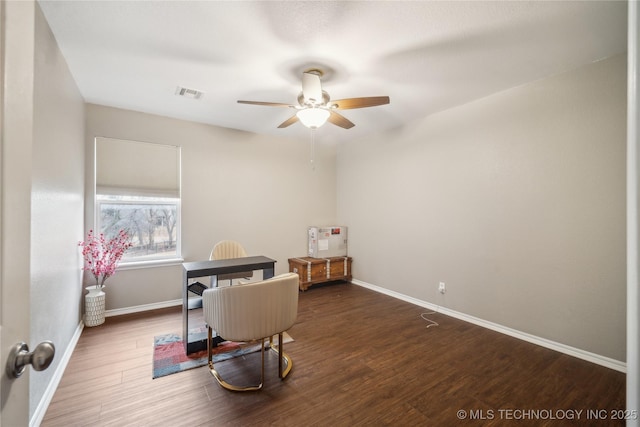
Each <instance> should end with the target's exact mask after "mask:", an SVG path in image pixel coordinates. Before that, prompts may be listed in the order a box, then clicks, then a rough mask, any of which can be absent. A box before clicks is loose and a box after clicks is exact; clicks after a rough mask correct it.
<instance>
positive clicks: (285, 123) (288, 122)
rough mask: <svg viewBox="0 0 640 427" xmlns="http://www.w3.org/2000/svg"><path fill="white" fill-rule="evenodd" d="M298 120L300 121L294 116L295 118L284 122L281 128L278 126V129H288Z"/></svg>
mask: <svg viewBox="0 0 640 427" xmlns="http://www.w3.org/2000/svg"><path fill="white" fill-rule="evenodd" d="M298 120H300V119H298V116H297V115H295V114H294V115H293V116H291V117H289V118H288V119H287V120H285V121H284V122H282V123H280V126H278V129H282V128H286V127H288V126H291V125H292V124H294V123H295V122H297V121H298Z"/></svg>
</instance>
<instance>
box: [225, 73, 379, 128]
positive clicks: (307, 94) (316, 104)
mask: <svg viewBox="0 0 640 427" xmlns="http://www.w3.org/2000/svg"><path fill="white" fill-rule="evenodd" d="M321 76H322V71H321V70H317V69H311V70H308V71H305V72H304V73H303V74H302V92H300V95H298V105H291V104H282V103H278V102H261V101H238V103H240V104H252V105H263V106H267V107H287V108H294V109H296V110H298V111H297V112H296V114H294V115H293V116H291V117H290V118H288V119H287V120H285V121H284V122H282V123H281V124H280V126H278V128H286V127H288V126H291V125H292V124H294V123H296V122H297V121H300V122H302V124H303V125H305V126H306V127H308V128H311V129H317V128H319V127H320V126H322V125H323V124H324V123H325V122H327V121H328V122H329V123H332V124H334V125H336V126H340V127H341V128H344V129H350V128H352V127H354V126H355V124H354V123H353V122H351V121H350V120H349V119H347V118H346V117H344V116H343V115H341V114H339V113H337V112H336V110H349V109H353V108H365V107H375V106H378V105H385V104H388V103H389V97H388V96H369V97H363V98H346V99H338V100H336V101H332V100H331V99H330V98H329V94H328V93H327V92H325V91H324V90H322V85H321V83H320V77H321Z"/></svg>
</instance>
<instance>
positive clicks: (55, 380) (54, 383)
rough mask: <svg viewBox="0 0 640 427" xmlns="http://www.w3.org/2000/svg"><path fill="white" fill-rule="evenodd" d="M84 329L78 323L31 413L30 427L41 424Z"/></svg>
mask: <svg viewBox="0 0 640 427" xmlns="http://www.w3.org/2000/svg"><path fill="white" fill-rule="evenodd" d="M83 329H84V323H83V322H80V323H79V324H78V327H77V328H76V331H75V332H74V334H73V336H72V337H71V341H69V345H68V346H67V348H66V350H65V352H64V354H63V355H62V359H61V360H60V363H59V364H58V366H57V367H56V370H55V372H54V373H53V377H51V381H49V385H48V386H47V388H46V390H45V391H44V395H43V396H42V399H40V403H38V406H37V407H36V410H35V411H34V413H33V416H32V417H31V419H30V420H29V426H30V427H37V426H39V425H40V424H41V423H42V420H43V419H44V415H45V414H46V412H47V409H48V408H49V404H50V403H51V400H52V399H53V395H54V394H55V392H56V390H57V389H58V385H59V384H60V381H61V380H62V375H63V374H64V371H65V369H67V365H68V364H69V360H71V355H72V354H73V351H74V350H75V349H76V345H77V344H78V340H79V339H80V335H81V334H82V330H83Z"/></svg>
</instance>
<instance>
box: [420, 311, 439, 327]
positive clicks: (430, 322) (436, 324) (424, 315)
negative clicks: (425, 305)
mask: <svg viewBox="0 0 640 427" xmlns="http://www.w3.org/2000/svg"><path fill="white" fill-rule="evenodd" d="M437 313H438V310H435V311H432V312H430V313H422V314H420V317H422V318H423V319H424V320H426V321H427V322H429V324H428V325H427V328H430V327H432V326H440V325H438V322H436V321H434V320H431V319H429V318H427V317H426V316H429V315H431V314H437Z"/></svg>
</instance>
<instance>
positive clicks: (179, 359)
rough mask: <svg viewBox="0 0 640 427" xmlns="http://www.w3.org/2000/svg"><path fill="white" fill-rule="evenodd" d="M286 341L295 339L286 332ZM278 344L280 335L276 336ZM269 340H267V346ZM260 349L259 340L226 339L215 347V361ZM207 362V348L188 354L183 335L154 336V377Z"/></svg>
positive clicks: (284, 335)
mask: <svg viewBox="0 0 640 427" xmlns="http://www.w3.org/2000/svg"><path fill="white" fill-rule="evenodd" d="M283 341H284V342H285V343H287V342H291V341H293V338H291V336H290V335H289V334H287V333H286V332H284V334H283ZM274 342H275V343H276V344H277V342H278V336H277V335H276V336H274ZM268 345H269V340H265V348H267V346H268ZM256 351H260V343H259V342H233V341H224V342H222V343H220V344H218V345H217V346H216V347H215V348H214V349H213V363H217V362H222V361H224V360H228V359H232V358H234V357H238V356H243V355H245V354H249V353H254V352H256ZM206 364H207V350H202V351H198V352H195V353H191V354H189V355H186V354H185V352H184V343H183V341H182V337H181V336H180V335H177V334H164V335H158V336H155V337H153V378H159V377H164V376H166V375H170V374H175V373H176V372H182V371H186V370H187V369H193V368H199V367H200V366H204V365H206Z"/></svg>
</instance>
